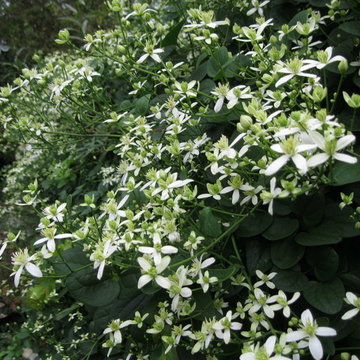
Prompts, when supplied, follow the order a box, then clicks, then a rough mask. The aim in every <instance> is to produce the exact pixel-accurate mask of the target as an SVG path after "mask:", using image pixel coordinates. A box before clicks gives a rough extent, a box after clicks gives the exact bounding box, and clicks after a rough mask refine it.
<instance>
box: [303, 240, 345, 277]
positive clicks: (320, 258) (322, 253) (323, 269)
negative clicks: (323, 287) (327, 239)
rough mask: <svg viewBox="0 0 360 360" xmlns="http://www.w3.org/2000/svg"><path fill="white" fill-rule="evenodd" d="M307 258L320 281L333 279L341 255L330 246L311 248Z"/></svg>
mask: <svg viewBox="0 0 360 360" xmlns="http://www.w3.org/2000/svg"><path fill="white" fill-rule="evenodd" d="M306 258H307V260H308V262H309V264H310V265H312V266H313V267H314V272H315V276H316V277H317V279H318V280H320V281H328V280H331V279H332V278H333V277H334V276H335V274H336V272H337V270H338V268H339V255H338V254H337V252H336V251H335V250H334V249H333V248H332V247H330V246H321V247H312V248H309V249H308V251H307V254H306Z"/></svg>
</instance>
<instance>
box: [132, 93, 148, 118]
mask: <svg viewBox="0 0 360 360" xmlns="http://www.w3.org/2000/svg"><path fill="white" fill-rule="evenodd" d="M149 103H150V95H145V96H142V97H141V98H140V99H139V100H137V101H136V102H135V111H136V113H137V114H138V115H145V114H146V112H147V110H148V108H149Z"/></svg>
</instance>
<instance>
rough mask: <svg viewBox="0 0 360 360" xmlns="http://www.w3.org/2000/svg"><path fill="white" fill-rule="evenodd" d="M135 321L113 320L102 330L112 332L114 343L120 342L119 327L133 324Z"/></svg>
mask: <svg viewBox="0 0 360 360" xmlns="http://www.w3.org/2000/svg"><path fill="white" fill-rule="evenodd" d="M134 323H135V321H133V320H126V321H120V319H116V320H113V321H112V322H111V323H110V324H109V325H108V327H107V328H106V329H105V330H104V331H103V334H109V333H110V334H112V335H113V337H114V345H116V344H121V342H122V335H121V332H120V329H122V328H124V327H126V326H129V325H133V324H134Z"/></svg>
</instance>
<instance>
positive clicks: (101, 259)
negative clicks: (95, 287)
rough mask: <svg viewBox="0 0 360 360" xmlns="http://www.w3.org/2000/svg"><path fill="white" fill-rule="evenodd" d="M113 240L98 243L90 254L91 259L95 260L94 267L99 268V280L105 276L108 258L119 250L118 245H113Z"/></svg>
mask: <svg viewBox="0 0 360 360" xmlns="http://www.w3.org/2000/svg"><path fill="white" fill-rule="evenodd" d="M111 242H112V241H111V240H107V241H106V242H105V244H104V243H100V244H97V246H96V250H95V251H94V252H93V253H92V254H91V255H90V260H91V261H94V269H97V268H98V272H97V276H96V277H97V278H98V279H99V280H100V279H101V278H102V276H103V273H104V268H105V264H106V259H107V258H108V257H110V256H111V255H112V254H113V253H114V252H115V251H116V250H117V246H114V245H112V244H111Z"/></svg>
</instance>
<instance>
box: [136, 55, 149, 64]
mask: <svg viewBox="0 0 360 360" xmlns="http://www.w3.org/2000/svg"><path fill="white" fill-rule="evenodd" d="M148 56H149V54H144V55H143V56H141V57H140V59H139V60H138V61H137V63H138V64H141V63H143V62H144V61H145V60H146V59H147V57H148Z"/></svg>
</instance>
